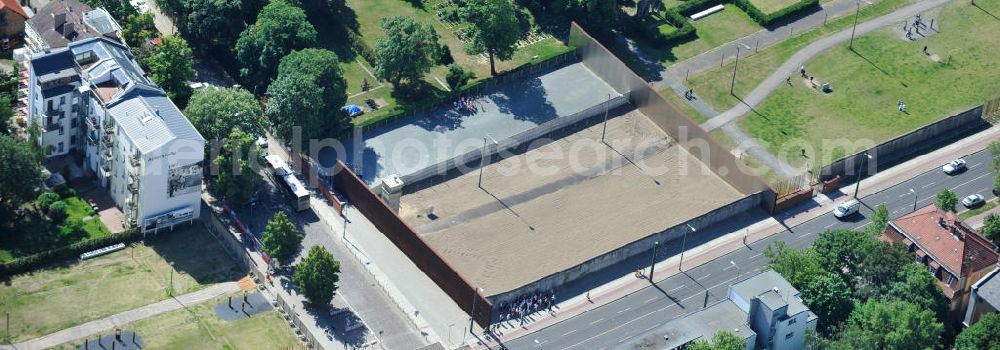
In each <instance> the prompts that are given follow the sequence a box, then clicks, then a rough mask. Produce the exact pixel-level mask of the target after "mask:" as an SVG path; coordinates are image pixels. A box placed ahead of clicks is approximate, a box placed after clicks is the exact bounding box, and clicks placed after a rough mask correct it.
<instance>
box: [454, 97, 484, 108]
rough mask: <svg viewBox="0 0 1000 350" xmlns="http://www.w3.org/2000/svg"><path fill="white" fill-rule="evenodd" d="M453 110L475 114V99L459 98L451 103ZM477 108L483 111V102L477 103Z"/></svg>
mask: <svg viewBox="0 0 1000 350" xmlns="http://www.w3.org/2000/svg"><path fill="white" fill-rule="evenodd" d="M452 105H453V106H455V109H458V110H461V111H465V112H477V111H479V109H477V108H476V99H474V98H471V97H469V98H466V97H465V96H459V97H458V101H455V102H453V103H452ZM479 108H480V109H484V107H483V101H479Z"/></svg>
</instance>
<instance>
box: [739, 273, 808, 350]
mask: <svg viewBox="0 0 1000 350" xmlns="http://www.w3.org/2000/svg"><path fill="white" fill-rule="evenodd" d="M729 300H730V301H732V302H733V303H734V304H736V306H737V307H739V308H740V310H743V312H745V313H747V322H748V323H749V324H750V328H751V329H753V330H754V332H756V333H757V348H758V349H768V350H797V349H803V348H805V335H806V331H809V330H811V331H815V330H816V323H817V321H818V320H819V318H818V317H817V316H816V314H814V313H812V311H809V307H807V306H806V305H805V304H804V303H803V302H802V298H801V297H800V293H799V291H798V290H796V289H795V288H794V287H792V284H791V283H788V281H787V280H785V278H784V277H781V275H780V274H778V273H777V272H775V271H774V270H767V271H764V272H761V273H759V274H757V275H756V276H753V277H751V278H748V279H746V280H745V281H742V282H740V283H737V284H734V285H732V286H729Z"/></svg>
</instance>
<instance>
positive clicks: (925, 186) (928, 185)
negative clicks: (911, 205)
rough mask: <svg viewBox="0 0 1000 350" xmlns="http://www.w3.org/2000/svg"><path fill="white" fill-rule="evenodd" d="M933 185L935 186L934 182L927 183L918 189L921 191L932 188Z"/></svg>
mask: <svg viewBox="0 0 1000 350" xmlns="http://www.w3.org/2000/svg"><path fill="white" fill-rule="evenodd" d="M934 184H935V183H934V182H928V183H927V184H926V185H923V186H920V188H921V189H924V188H928V187H931V186H934ZM905 194H909V193H905Z"/></svg>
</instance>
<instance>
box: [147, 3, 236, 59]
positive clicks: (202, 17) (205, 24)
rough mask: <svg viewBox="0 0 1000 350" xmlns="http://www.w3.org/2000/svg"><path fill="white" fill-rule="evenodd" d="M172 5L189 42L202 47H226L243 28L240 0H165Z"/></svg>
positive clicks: (229, 45) (230, 45)
mask: <svg viewBox="0 0 1000 350" xmlns="http://www.w3.org/2000/svg"><path fill="white" fill-rule="evenodd" d="M165 2H170V3H172V2H177V3H179V4H177V5H173V6H172V7H174V6H175V7H177V8H175V9H174V12H180V13H175V14H174V18H180V19H181V20H179V21H178V23H179V24H178V25H179V26H181V28H182V29H183V31H184V35H185V36H186V37H187V38H188V39H191V42H192V43H193V44H194V45H195V46H197V47H199V48H203V49H210V48H229V47H232V45H233V40H235V39H236V37H237V36H238V35H239V33H240V31H242V30H243V28H244V24H243V21H242V20H239V19H241V18H242V16H241V11H240V6H241V1H240V0H165Z"/></svg>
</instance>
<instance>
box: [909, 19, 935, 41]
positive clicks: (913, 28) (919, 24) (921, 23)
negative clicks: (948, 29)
mask: <svg viewBox="0 0 1000 350" xmlns="http://www.w3.org/2000/svg"><path fill="white" fill-rule="evenodd" d="M907 23H908V22H907ZM931 25H932V26H933V25H934V20H933V19H932V20H931ZM921 27H927V24H926V23H924V19H923V17H920V15H917V18H916V19H914V20H913V25H912V26H911V25H908V24H903V30H905V31H906V38H907V39H909V40H916V39H914V38H913V32H914V31H915V32H916V33H917V34H920V28H921Z"/></svg>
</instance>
